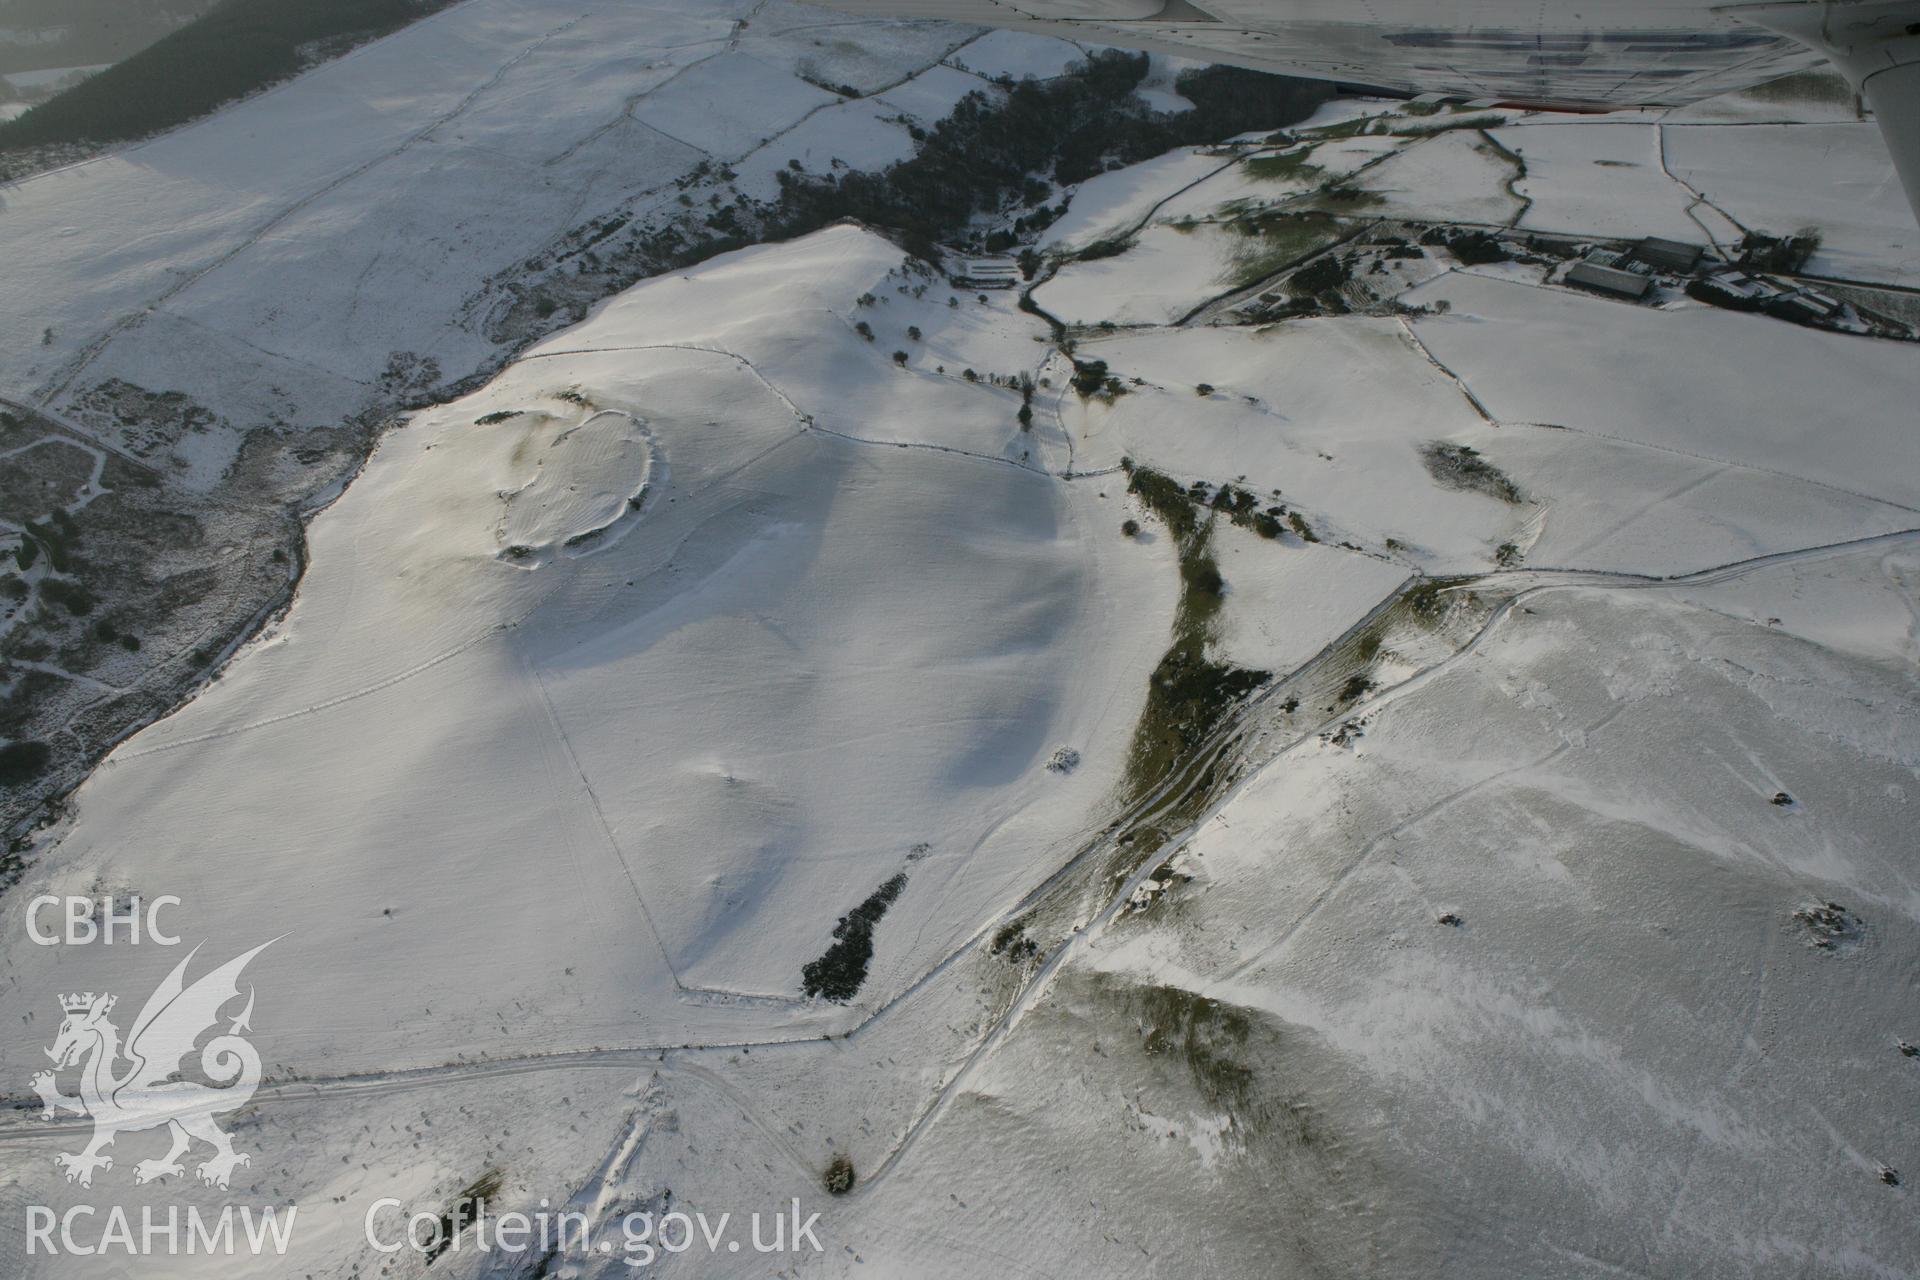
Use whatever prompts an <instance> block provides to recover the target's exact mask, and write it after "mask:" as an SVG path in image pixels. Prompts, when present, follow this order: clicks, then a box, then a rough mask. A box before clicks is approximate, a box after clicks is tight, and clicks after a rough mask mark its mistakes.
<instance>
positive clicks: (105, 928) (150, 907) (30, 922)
mask: <svg viewBox="0 0 1920 1280" xmlns="http://www.w3.org/2000/svg"><path fill="white" fill-rule="evenodd" d="M179 905H180V899H178V898H176V897H174V896H173V895H172V894H165V895H163V896H161V897H158V898H155V899H154V900H153V901H152V902H148V903H146V904H144V906H145V911H144V912H143V911H142V909H141V908H142V903H141V900H140V899H139V898H138V897H134V898H130V899H128V901H127V905H126V908H125V909H124V910H121V911H115V910H114V901H113V895H112V894H108V895H107V896H106V897H104V898H100V899H98V900H96V899H93V898H87V897H76V896H72V895H68V896H66V897H60V896H58V895H55V894H51V893H48V894H42V895H41V896H40V897H38V898H35V899H34V900H33V901H32V902H29V903H28V904H27V936H28V937H29V938H32V939H33V940H34V941H35V942H36V943H38V944H40V945H41V946H43V947H57V946H59V945H60V944H61V943H63V942H64V943H67V944H68V945H70V946H80V945H84V944H86V943H89V942H92V941H94V940H95V939H98V940H99V941H100V942H101V943H102V944H104V945H106V946H112V945H113V943H114V935H115V933H116V931H117V932H118V933H119V934H120V936H121V939H122V940H123V941H125V942H127V943H129V944H136V943H138V942H139V941H140V926H141V924H142V923H143V921H144V923H145V924H146V928H147V939H148V940H149V941H152V942H157V943H159V944H160V945H161V946H163V947H171V946H175V945H177V944H178V943H179V941H180V937H179V935H178V934H170V933H164V932H162V931H161V928H160V908H162V907H177V906H179ZM45 907H61V908H63V914H62V915H61V916H60V917H57V920H59V921H60V922H62V923H64V926H65V927H64V929H62V930H61V931H60V932H57V933H47V932H43V931H42V930H41V928H40V914H41V911H42V909H43V908H45ZM96 908H98V909H99V915H98V918H96V916H95V909H96Z"/></svg>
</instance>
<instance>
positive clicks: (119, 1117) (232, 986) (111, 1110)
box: [32, 939, 277, 1188]
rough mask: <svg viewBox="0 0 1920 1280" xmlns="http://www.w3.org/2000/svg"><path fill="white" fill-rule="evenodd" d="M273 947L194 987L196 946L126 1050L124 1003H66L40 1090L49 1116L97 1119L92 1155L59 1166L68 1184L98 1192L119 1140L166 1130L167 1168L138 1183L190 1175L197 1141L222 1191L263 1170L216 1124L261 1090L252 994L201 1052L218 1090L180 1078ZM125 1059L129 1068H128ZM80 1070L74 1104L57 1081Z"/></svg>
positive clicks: (39, 1078)
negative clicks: (96, 1181)
mask: <svg viewBox="0 0 1920 1280" xmlns="http://www.w3.org/2000/svg"><path fill="white" fill-rule="evenodd" d="M275 941H277V939H276V940H275ZM272 945H273V943H272V942H263V943H261V944H260V945H259V946H257V947H255V948H254V949H253V950H251V951H249V952H247V953H246V954H245V955H242V956H239V957H236V958H235V959H232V960H229V961H227V963H225V964H223V965H221V966H220V967H219V968H218V969H215V970H214V971H213V972H211V973H208V974H206V975H204V976H203V977H201V978H200V979H198V980H197V981H196V982H194V984H193V985H192V986H187V985H186V983H185V977H186V972H187V965H188V964H189V963H190V962H191V961H192V960H193V957H194V955H197V954H198V953H199V950H200V948H198V947H195V948H194V949H193V952H192V953H189V954H188V956H187V958H186V959H185V960H182V961H181V962H180V963H179V964H177V965H175V966H174V969H173V972H172V973H170V974H168V975H167V976H166V978H165V980H163V981H162V982H161V983H160V985H159V987H157V988H156V989H155V990H154V993H153V994H152V995H151V996H149V997H147V1002H146V1004H145V1005H143V1006H141V1009H140V1015H139V1016H138V1017H136V1018H135V1019H134V1020H133V1026H132V1028H131V1029H130V1030H129V1031H128V1032H127V1039H126V1043H125V1044H124V1046H123V1045H122V1043H121V1040H120V1030H119V1028H118V1027H116V1026H115V1025H114V1024H113V1023H112V1022H111V1021H110V1020H109V1019H108V1017H107V1015H108V1014H110V1013H112V1012H113V1006H114V1003H115V1001H116V999H117V997H115V996H112V995H109V994H106V993H104V992H103V993H101V994H99V995H95V994H94V993H93V992H91V991H89V992H87V993H85V994H84V995H66V996H61V997H60V1008H61V1009H62V1011H64V1012H65V1014H66V1018H65V1020H64V1021H62V1022H61V1024H60V1034H59V1036H58V1037H57V1038H56V1039H55V1040H54V1042H53V1047H52V1048H51V1049H48V1050H47V1051H46V1053H47V1056H48V1057H49V1058H51V1059H53V1065H54V1069H53V1070H52V1071H41V1072H39V1073H37V1074H35V1076H34V1077H33V1081H32V1083H33V1090H34V1092H35V1093H37V1094H39V1095H40V1101H41V1102H42V1103H43V1104H44V1105H45V1108H46V1110H45V1112H44V1113H43V1114H45V1115H47V1116H49V1117H51V1116H53V1115H55V1114H57V1113H59V1112H62V1111H67V1112H73V1113H75V1114H77V1115H83V1116H90V1117H92V1119H93V1141H91V1142H89V1143H88V1144H87V1146H86V1149H85V1150H84V1151H80V1152H78V1153H75V1154H71V1155H68V1154H62V1155H57V1156H55V1157H54V1163H55V1164H57V1165H59V1166H60V1167H61V1168H62V1169H64V1170H66V1175H67V1181H68V1182H75V1183H78V1184H79V1185H81V1186H83V1187H87V1186H92V1185H93V1174H94V1170H96V1169H111V1168H113V1157H112V1156H108V1155H102V1154H101V1152H102V1151H103V1150H105V1149H106V1148H107V1147H108V1146H110V1145H112V1143H113V1140H114V1139H115V1138H117V1137H118V1136H120V1135H121V1134H122V1133H132V1132H138V1131H140V1130H145V1129H157V1128H159V1127H160V1126H161V1125H165V1126H166V1127H167V1129H168V1130H169V1131H170V1132H171V1134H172V1137H173V1146H172V1148H171V1149H169V1150H168V1152H167V1154H166V1155H164V1156H162V1157H161V1158H160V1159H158V1160H142V1161H140V1162H139V1163H138V1164H136V1165H135V1166H134V1167H133V1175H134V1181H135V1182H143V1183H144V1182H153V1181H156V1180H158V1179H161V1178H166V1177H170V1176H177V1175H179V1174H181V1173H184V1172H185V1170H184V1169H182V1167H181V1165H180V1157H181V1156H183V1155H185V1154H186V1153H187V1151H188V1149H189V1148H191V1147H192V1145H193V1143H194V1140H195V1139H198V1140H199V1141H201V1142H204V1143H206V1144H207V1145H208V1146H210V1147H212V1148H213V1155H212V1157H211V1158H210V1159H208V1160H207V1161H206V1163H204V1164H202V1165H201V1166H200V1167H199V1170H198V1173H199V1175H200V1179H201V1181H203V1182H206V1183H208V1184H210V1185H212V1186H216V1187H223V1188H224V1187H225V1186H226V1185H227V1180H228V1179H229V1178H230V1177H232V1175H233V1171H234V1169H235V1167H236V1166H239V1165H243V1164H252V1163H253V1160H252V1157H251V1156H248V1155H245V1154H243V1153H241V1152H238V1151H235V1150H234V1149H233V1141H232V1139H230V1138H228V1137H227V1135H226V1134H225V1133H224V1132H223V1131H222V1130H221V1128H220V1126H219V1125H217V1124H215V1123H214V1122H213V1118H214V1116H216V1115H219V1114H222V1113H224V1112H228V1111H233V1110H235V1109H237V1108H239V1107H241V1106H244V1105H245V1104H246V1101H247V1099H249V1098H251V1097H252V1096H253V1091H254V1090H255V1089H256V1088H258V1087H259V1085H260V1054H259V1051H258V1050H256V1049H255V1048H254V1047H253V1046H252V1045H251V1044H249V1043H248V1042H247V1041H246V1040H245V1039H244V1038H243V1037H242V1036H241V1034H240V1033H241V1032H242V1031H246V1030H248V1029H249V1020H250V1019H251V1018H252V1016H253V989H252V988H251V987H249V988H248V989H247V1003H246V1007H245V1008H244V1009H242V1010H241V1011H240V1014H239V1016H238V1017H235V1018H234V1019H232V1021H231V1022H230V1023H229V1024H228V1026H227V1029H226V1031H224V1032H221V1033H219V1034H216V1035H214V1036H213V1037H212V1038H211V1039H209V1040H208V1041H207V1042H206V1043H205V1045H203V1046H201V1047H200V1052H199V1059H198V1063H199V1072H198V1074H199V1075H201V1076H203V1077H205V1080H206V1081H211V1083H203V1082H202V1081H201V1080H192V1079H181V1078H178V1077H180V1076H181V1074H182V1072H183V1071H185V1070H187V1069H188V1064H187V1062H186V1059H187V1058H188V1056H189V1055H190V1054H192V1053H193V1052H194V1048H195V1045H196V1043H197V1042H198V1041H199V1039H200V1037H201V1036H202V1035H203V1034H204V1033H205V1032H207V1031H209V1030H217V1027H218V1024H219V1022H220V1020H221V1019H220V1010H221V1008H222V1007H223V1006H225V1005H226V1004H227V1002H228V1001H231V1000H235V999H238V998H239V995H240V987H239V978H240V972H241V970H243V969H245V968H246V967H247V962H248V961H250V960H252V959H253V958H254V957H255V956H257V955H259V954H260V953H261V952H262V951H265V950H266V949H267V948H268V947H270V946H272ZM123 1060H124V1061H125V1063H126V1066H125V1067H124V1068H121V1067H120V1065H119V1064H120V1063H121V1062H122V1061H123ZM76 1065H77V1066H79V1068H80V1094H79V1096H78V1097H68V1096H67V1095H66V1094H63V1093H61V1092H60V1089H59V1085H58V1083H57V1077H56V1073H57V1072H61V1071H65V1070H66V1069H67V1068H69V1067H73V1066H76Z"/></svg>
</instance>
